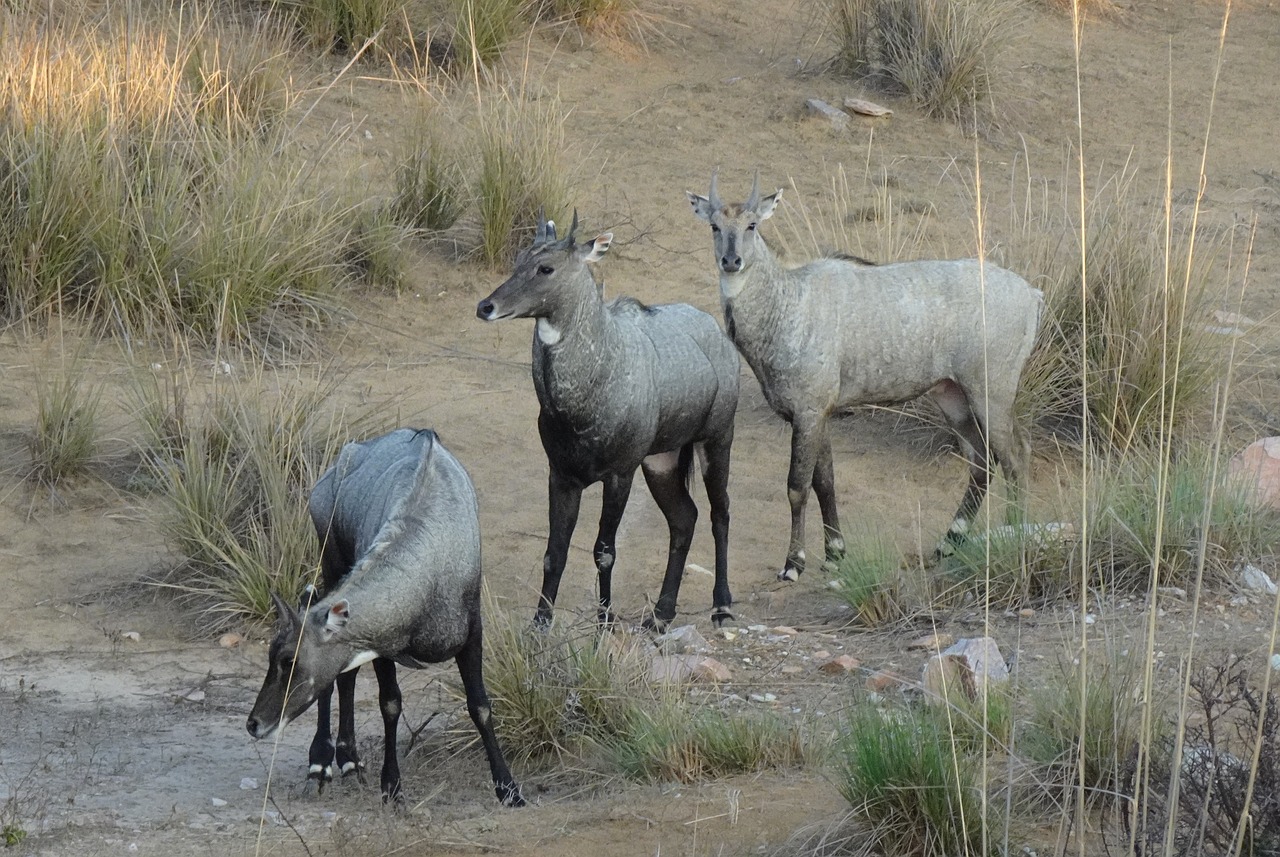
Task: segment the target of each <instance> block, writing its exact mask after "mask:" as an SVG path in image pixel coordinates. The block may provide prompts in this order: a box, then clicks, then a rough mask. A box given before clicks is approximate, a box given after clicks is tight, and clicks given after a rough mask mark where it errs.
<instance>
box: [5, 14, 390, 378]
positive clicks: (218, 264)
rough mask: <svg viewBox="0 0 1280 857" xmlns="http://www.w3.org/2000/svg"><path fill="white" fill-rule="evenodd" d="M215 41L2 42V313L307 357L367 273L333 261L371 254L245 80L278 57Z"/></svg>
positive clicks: (130, 31)
mask: <svg viewBox="0 0 1280 857" xmlns="http://www.w3.org/2000/svg"><path fill="white" fill-rule="evenodd" d="M113 26H121V27H124V28H125V31H124V32H120V33H114V31H113V29H112V28H113ZM211 32H212V31H211ZM211 32H210V33H206V32H205V31H201V30H196V31H193V32H191V33H187V34H185V35H181V36H178V37H174V36H170V35H168V34H167V32H166V31H164V30H161V29H156V30H155V31H154V32H153V31H152V30H151V29H148V27H147V25H145V24H136V23H135V24H134V25H133V26H132V28H129V27H125V25H114V24H111V23H107V24H103V29H102V31H101V32H100V31H98V30H91V29H89V28H87V27H83V26H82V27H81V28H79V29H77V28H70V29H57V30H54V31H51V32H48V33H44V34H37V35H33V34H30V33H14V32H8V31H6V33H5V34H0V58H4V59H6V60H8V61H9V62H8V67H9V68H14V69H17V70H18V71H16V72H15V73H14V74H11V75H9V76H8V77H7V78H5V79H4V81H3V82H0V103H4V104H6V105H7V106H8V110H7V112H5V113H4V119H3V120H0V314H2V315H3V316H4V317H5V318H6V319H7V320H11V321H12V320H18V319H23V318H27V317H29V316H33V315H38V314H41V313H49V312H67V313H71V314H75V315H80V316H84V317H85V318H87V319H88V320H89V321H91V322H92V323H93V324H95V325H96V326H97V327H98V328H99V329H100V330H103V331H108V332H111V333H114V334H116V335H118V336H121V337H123V338H125V339H130V340H133V339H146V338H164V339H167V338H169V337H170V336H172V335H174V334H175V333H177V334H182V335H187V336H191V337H193V338H195V339H196V340H199V341H201V342H203V343H204V344H208V345H214V346H217V345H225V344H235V345H247V346H249V347H252V348H256V349H258V350H260V351H262V352H268V353H271V354H273V355H278V354H280V353H282V352H291V351H293V350H295V349H307V348H313V347H314V346H315V345H316V334H317V333H318V331H319V330H320V329H321V328H322V327H323V325H324V324H325V323H326V322H327V321H328V320H329V319H330V318H331V317H332V315H333V313H334V312H335V310H336V309H337V307H338V306H339V304H340V301H341V295H342V291H343V289H344V287H346V286H347V285H348V284H350V283H351V282H352V280H353V272H354V275H356V276H358V275H360V274H361V273H363V272H366V271H369V270H373V269H374V266H365V267H364V268H360V267H359V266H351V265H347V264H344V262H345V261H346V260H347V259H348V258H350V256H351V255H352V254H353V253H354V254H355V255H356V256H357V257H364V256H367V255H368V252H367V248H362V247H361V246H360V245H359V241H360V240H361V239H362V238H364V237H367V236H366V235H364V234H363V233H361V232H360V230H358V229H356V228H354V226H355V223H356V220H357V218H358V217H359V209H358V208H355V207H352V206H351V205H349V204H347V203H345V202H344V201H343V200H341V199H339V198H337V197H336V196H335V195H334V194H333V193H332V192H331V191H330V190H329V189H328V188H327V187H326V186H324V185H323V184H322V183H321V181H320V179H319V177H318V176H317V175H316V173H315V167H314V164H311V163H309V162H308V161H307V160H306V159H305V158H303V157H302V156H301V153H300V152H298V151H296V150H294V149H292V148H290V147H288V146H286V145H284V144H283V143H282V142H281V141H280V140H279V139H277V137H278V133H277V131H278V129H277V128H276V127H275V124H274V123H275V122H276V120H277V118H278V114H279V113H281V112H283V106H282V103H283V102H284V101H285V100H286V99H285V93H284V90H282V89H279V88H277V83H273V82H272V81H275V80H276V76H275V75H274V73H273V72H268V71H263V72H262V73H261V74H255V73H254V72H253V69H254V68H262V69H267V68H272V67H274V65H273V64H274V63H275V62H276V61H277V60H278V57H279V54H278V53H275V52H273V51H275V50H277V46H276V45H275V44H274V43H270V42H255V41H254V39H253V38H250V37H248V36H246V37H245V39H244V43H243V44H242V45H240V46H238V47H237V48H236V49H235V50H234V51H233V50H230V49H226V48H224V47H223V44H224V42H222V41H219V40H218V39H215V38H214V37H213V35H212V34H211ZM113 35H114V36H116V38H112V36H113ZM24 36H28V37H29V39H27V40H25V41H24V38H23V37H24ZM218 38H222V36H219V37H218ZM227 38H229V37H227ZM255 44H256V47H254V46H255ZM254 57H257V59H258V61H259V64H258V65H257V66H253V65H252V60H253V58H254ZM122 68H128V69H129V70H130V80H129V85H128V86H121V85H118V82H117V81H116V78H117V77H118V76H119V73H120V69H122ZM246 68H248V69H249V70H248V71H246ZM237 75H240V76H241V79H237V81H235V82H232V80H231V78H233V77H235V76H237ZM387 255H388V254H387V253H386V252H382V256H383V257H384V258H385V257H387ZM385 267H386V265H385V264H382V265H380V266H379V267H378V268H377V269H378V270H379V271H380V272H381V271H382V269H384V268H385ZM380 275H381V274H380Z"/></svg>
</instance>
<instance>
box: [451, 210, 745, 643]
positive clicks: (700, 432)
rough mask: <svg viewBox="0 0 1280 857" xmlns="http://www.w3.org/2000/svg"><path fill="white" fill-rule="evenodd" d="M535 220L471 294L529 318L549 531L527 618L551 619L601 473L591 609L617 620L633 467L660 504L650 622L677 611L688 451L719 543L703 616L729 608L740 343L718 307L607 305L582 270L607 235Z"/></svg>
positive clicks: (684, 550) (491, 315) (497, 309)
mask: <svg viewBox="0 0 1280 857" xmlns="http://www.w3.org/2000/svg"><path fill="white" fill-rule="evenodd" d="M577 227H578V215H577V212H574V216H573V225H572V226H570V227H569V234H568V235H567V236H565V237H564V238H562V239H559V240H557V238H556V228H555V224H554V223H552V222H550V221H548V220H545V219H543V220H541V222H540V223H539V225H538V230H537V232H536V234H535V236H534V241H533V245H532V246H531V247H529V248H527V249H525V250H523V251H522V252H521V253H520V255H519V256H518V257H517V259H516V264H515V271H514V273H512V275H511V276H510V278H508V279H507V281H506V282H505V283H503V284H502V285H501V286H499V287H498V288H497V289H496V290H495V291H494V293H493V294H491V295H489V297H487V298H485V299H484V300H482V301H480V303H479V305H478V306H477V307H476V315H477V316H478V317H479V318H482V319H484V320H485V321H495V320H497V319H501V318H536V319H537V323H536V325H535V327H534V337H533V386H534V389H535V390H536V391H537V394H538V403H539V404H540V405H541V406H542V407H541V410H540V412H539V413H538V434H539V435H540V436H541V438H542V447H543V449H545V450H546V453H547V460H548V462H549V463H550V465H551V475H550V479H549V485H548V495H549V504H548V505H549V518H550V533H549V535H548V538H547V551H546V555H545V556H544V557H543V561H542V596H541V598H540V599H539V602H538V610H537V615H536V616H535V621H536V622H538V623H541V624H545V623H547V622H549V621H550V620H551V613H552V607H553V606H554V605H555V601H556V592H557V591H558V590H559V587H560V576H561V575H562V574H563V573H564V566H565V561H566V559H567V557H568V552H569V539H570V538H571V537H572V535H573V529H574V526H575V525H576V523H577V520H578V507H579V503H580V502H581V499H582V491H583V489H584V488H586V487H587V486H588V485H591V484H594V483H596V482H603V483H604V500H603V504H602V508H601V511H600V530H599V534H598V536H597V537H596V543H595V550H594V556H595V564H596V570H597V572H598V583H599V596H600V621H601V622H609V621H611V620H612V615H611V613H610V602H611V597H610V587H611V574H612V571H613V563H614V558H615V554H616V542H615V537H616V536H617V532H618V524H619V522H620V521H621V520H622V513H623V510H624V509H625V508H626V505H627V497H628V495H629V494H630V493H631V483H632V480H633V479H634V478H635V472H636V467H640V469H641V470H643V471H644V478H645V482H646V483H647V484H648V486H649V491H650V492H651V493H652V494H653V498H654V499H655V500H656V501H657V502H658V505H659V506H660V507H661V509H662V513H663V515H664V516H666V519H667V527H668V529H669V531H670V545H669V548H668V551H667V571H666V576H665V577H664V578H663V581H662V591H661V593H660V594H659V595H658V602H657V604H656V605H655V606H654V610H653V616H652V617H650V618H648V619H646V624H647V625H649V626H650V627H655V628H659V629H661V628H663V627H665V626H666V624H667V623H668V622H670V621H671V619H673V618H674V617H675V612H676V597H677V595H678V594H679V591H680V578H681V576H682V575H683V574H684V565H685V558H686V557H687V556H688V554H689V543H690V542H691V541H692V539H693V530H694V523H695V522H696V521H697V517H698V509H697V507H696V506H695V505H694V502H693V498H692V497H691V496H690V495H689V488H688V481H689V477H690V474H691V473H692V468H693V458H694V453H695V449H696V448H698V447H700V448H701V451H702V459H703V460H702V467H703V480H704V482H705V484H706V488H707V497H708V499H709V500H710V504H711V534H712V537H713V539H714V541H715V552H716V563H715V588H714V590H713V591H712V613H711V618H712V620H713V621H714V622H715V623H716V624H717V625H718V624H720V623H721V622H723V621H724V620H725V619H729V618H732V614H731V613H730V612H729V607H730V605H731V604H732V603H733V597H732V595H731V594H730V593H729V579H728V573H729V571H728V561H729V560H728V541H729V492H728V485H729V449H730V446H731V445H732V443H733V417H734V412H735V410H736V409H737V405H738V355H737V352H735V351H734V348H733V343H731V342H729V340H728V339H726V338H725V336H724V334H723V333H722V332H721V331H720V326H719V325H718V324H717V323H716V321H715V319H713V318H712V317H711V316H709V315H707V314H706V313H704V312H702V311H700V310H696V309H694V308H693V307H691V306H688V305H687V304H665V305H661V306H645V305H644V304H642V303H640V302H639V301H636V300H633V299H631V298H618V299H617V300H614V301H612V302H609V303H605V301H604V300H603V299H602V298H601V294H600V289H599V287H598V286H597V285H596V282H595V278H594V277H593V276H592V275H591V271H590V269H589V268H588V265H590V264H591V263H593V262H596V261H598V260H599V259H600V258H601V257H602V256H604V254H605V252H606V251H607V250H608V249H609V243H610V241H612V240H613V236H612V235H611V234H608V233H605V234H604V235H598V236H596V237H595V238H593V239H591V240H590V241H588V242H586V243H585V244H581V245H580V244H578V243H576V241H575V240H574V233H575V232H576V231H577Z"/></svg>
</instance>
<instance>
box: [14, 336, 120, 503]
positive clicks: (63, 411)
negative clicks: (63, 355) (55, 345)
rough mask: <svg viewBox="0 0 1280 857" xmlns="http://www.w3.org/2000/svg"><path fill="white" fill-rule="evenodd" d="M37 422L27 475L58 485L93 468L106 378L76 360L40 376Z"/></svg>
mask: <svg viewBox="0 0 1280 857" xmlns="http://www.w3.org/2000/svg"><path fill="white" fill-rule="evenodd" d="M35 392H36V396H35V398H36V424H35V427H34V428H33V429H32V431H31V436H30V438H29V439H28V448H29V449H30V451H31V465H30V469H29V470H28V472H27V478H28V479H31V480H32V481H34V482H36V483H37V484H40V485H44V486H46V487H53V486H56V485H60V484H62V483H64V482H67V481H68V480H70V479H74V478H76V477H79V476H83V475H85V474H87V473H88V472H89V470H90V466H91V465H92V463H93V461H94V456H95V453H96V450H97V442H98V412H99V405H100V403H101V400H102V387H101V385H100V384H98V383H95V382H92V381H90V380H89V379H88V377H87V373H86V371H85V367H84V365H83V364H82V363H81V362H80V361H79V360H74V359H73V360H72V361H71V362H69V363H66V364H64V365H63V366H61V367H60V368H59V369H57V370H54V371H53V372H51V373H47V372H42V373H40V375H39V377H37V379H36V391H35Z"/></svg>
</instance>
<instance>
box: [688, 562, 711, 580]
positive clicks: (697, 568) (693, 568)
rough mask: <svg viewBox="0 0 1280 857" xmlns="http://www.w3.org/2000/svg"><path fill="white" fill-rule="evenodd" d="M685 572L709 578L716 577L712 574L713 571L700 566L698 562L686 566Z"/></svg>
mask: <svg viewBox="0 0 1280 857" xmlns="http://www.w3.org/2000/svg"><path fill="white" fill-rule="evenodd" d="M684 570H685V571H692V572H696V573H697V574H705V575H706V576H707V577H715V573H714V572H712V571H711V569H709V568H705V567H703V566H701V565H698V564H697V563H696V562H691V563H688V564H686V565H685V567H684Z"/></svg>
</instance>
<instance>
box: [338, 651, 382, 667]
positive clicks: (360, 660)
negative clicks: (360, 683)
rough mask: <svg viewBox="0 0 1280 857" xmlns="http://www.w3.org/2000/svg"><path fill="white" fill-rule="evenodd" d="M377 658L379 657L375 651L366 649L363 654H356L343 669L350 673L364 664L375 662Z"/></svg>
mask: <svg viewBox="0 0 1280 857" xmlns="http://www.w3.org/2000/svg"><path fill="white" fill-rule="evenodd" d="M377 656H378V653H377V652H375V651H373V650H372V649H366V650H365V651H363V652H356V654H355V656H354V657H352V658H351V660H349V661H347V665H346V666H345V667H343V668H342V671H343V672H348V671H350V670H353V669H355V668H356V667H358V666H361V665H362V664H367V663H369V661H371V660H373V659H374V658H376V657H377Z"/></svg>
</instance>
